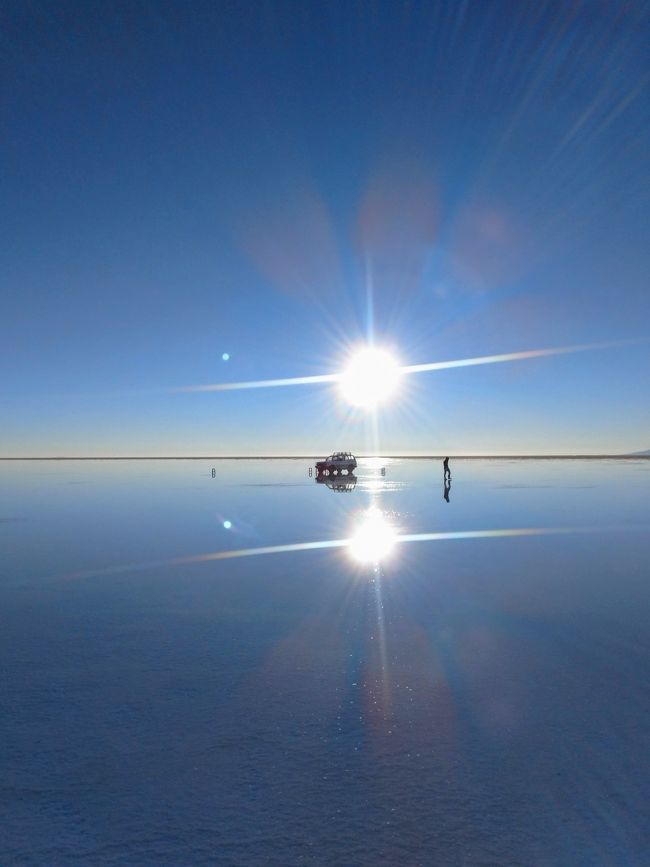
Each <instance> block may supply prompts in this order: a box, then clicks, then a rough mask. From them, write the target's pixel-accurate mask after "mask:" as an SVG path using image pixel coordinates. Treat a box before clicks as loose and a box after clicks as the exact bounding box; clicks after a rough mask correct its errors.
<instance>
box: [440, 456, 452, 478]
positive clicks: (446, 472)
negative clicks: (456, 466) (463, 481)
mask: <svg viewBox="0 0 650 867" xmlns="http://www.w3.org/2000/svg"><path fill="white" fill-rule="evenodd" d="M442 471H443V476H444V478H445V479H450V478H451V471H450V469H449V458H445V459H444V461H443V462H442Z"/></svg>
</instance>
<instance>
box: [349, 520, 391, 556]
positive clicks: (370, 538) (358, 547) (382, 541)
mask: <svg viewBox="0 0 650 867" xmlns="http://www.w3.org/2000/svg"><path fill="white" fill-rule="evenodd" d="M396 543H397V531H396V529H395V527H394V526H393V525H392V524H391V523H390V522H389V521H388V520H387V518H386V517H385V515H384V514H383V513H382V512H381V511H380V510H379V509H378V508H376V507H375V506H371V507H370V508H369V509H368V510H367V511H366V512H363V513H362V517H361V521H360V523H359V525H358V527H357V529H356V530H355V532H354V533H353V534H352V536H351V537H350V540H349V549H350V554H351V555H352V557H353V558H354V559H355V560H356V561H357V562H358V563H379V562H381V561H382V560H386V559H387V558H388V557H390V556H391V554H392V553H393V552H394V550H395V545H396Z"/></svg>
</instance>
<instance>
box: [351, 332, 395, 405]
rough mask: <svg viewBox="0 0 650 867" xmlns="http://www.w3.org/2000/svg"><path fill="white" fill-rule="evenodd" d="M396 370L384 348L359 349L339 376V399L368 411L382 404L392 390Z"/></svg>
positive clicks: (391, 357)
mask: <svg viewBox="0 0 650 867" xmlns="http://www.w3.org/2000/svg"><path fill="white" fill-rule="evenodd" d="M399 379H400V367H399V364H398V363H397V361H396V360H395V358H394V357H393V356H392V355H391V354H390V353H389V352H387V351H386V350H385V349H374V348H370V347H369V348H367V349H362V350H361V351H360V352H358V353H357V354H356V355H355V356H353V358H352V360H351V361H350V363H349V365H348V366H347V368H346V369H345V371H344V372H343V373H342V375H341V380H340V388H341V394H342V395H343V397H344V398H345V399H346V400H347V401H348V402H349V403H351V404H352V405H353V406H360V407H365V408H367V409H372V408H373V407H375V406H377V404H379V403H384V402H385V401H386V400H387V399H388V398H389V397H390V396H391V395H392V394H393V393H394V392H395V390H396V388H397V385H398V383H399Z"/></svg>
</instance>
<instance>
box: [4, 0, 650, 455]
mask: <svg viewBox="0 0 650 867" xmlns="http://www.w3.org/2000/svg"><path fill="white" fill-rule="evenodd" d="M649 36H650V14H649V11H648V6H647V4H643V3H638V4H637V3H630V4H625V5H623V4H617V3H594V2H588V3H584V4H580V3H577V4H569V3H547V4H544V3H536V4H526V3H515V2H513V3H508V2H470V3H465V2H454V3H425V4H414V3H412V4H406V3H404V4H402V3H390V2H385V3H384V2H379V3H376V4H371V3H358V4H357V3H351V2H344V3H297V2H286V3H285V2H278V3H271V4H258V3H236V4H235V3H214V2H207V3H201V2H194V3H191V4H188V3H170V2H158V3H156V2H137V0H133V2H130V3H111V2H101V3H99V2H97V3H95V2H87V3H83V4H79V3H66V2H57V3H47V2H33V3H29V4H27V3H23V2H16V3H11V2H10V3H6V4H4V5H3V10H2V13H1V18H0V48H1V51H0V55H1V57H2V59H1V60H0V64H1V67H2V69H1V74H0V94H1V100H2V102H1V105H2V112H1V115H2V133H3V134H2V136H1V137H0V159H1V162H2V166H3V175H2V196H1V197H0V231H1V234H2V239H3V243H2V254H1V257H0V269H1V270H0V278H1V286H2V315H1V316H0V373H1V374H2V375H1V379H2V385H1V391H2V426H1V429H0V454H2V455H5V456H15V455H75V454H83V455H155V454H179V455H180V454H186V455H196V454H215V455H216V454H224V455H227V454H233V455H236V454H296V453H297V454H316V453H321V452H329V451H331V450H333V449H336V448H345V449H351V450H354V451H356V452H360V453H363V452H368V451H369V450H370V449H371V446H372V442H373V439H372V437H371V436H370V431H371V427H372V425H371V422H370V420H369V418H368V417H367V416H366V415H364V414H363V413H361V412H359V411H354V412H352V411H350V409H349V408H347V407H345V406H343V405H342V403H341V400H340V397H339V395H338V393H337V390H336V389H335V388H332V387H331V386H323V385H320V386H300V387H293V388H283V389H263V390H257V391H255V390H247V391H241V392H226V393H219V394H216V393H198V394H194V393H178V392H174V391H173V390H172V389H174V388H179V387H182V386H186V385H194V384H199V383H211V382H222V381H229V380H233V381H239V380H248V379H256V380H257V379H266V378H275V377H291V376H303V375H312V374H319V373H327V372H331V371H336V370H338V369H340V366H341V365H342V364H343V363H344V362H345V359H346V357H347V355H348V353H349V352H350V349H351V347H354V346H358V345H360V344H362V343H363V341H364V340H365V339H366V337H367V334H368V331H369V316H368V305H367V298H368V294H369V287H370V288H371V290H372V297H373V317H372V318H373V329H374V335H375V341H376V343H378V344H380V345H386V346H389V347H392V349H393V351H395V352H396V354H397V355H398V356H399V358H400V359H401V360H402V361H403V362H404V363H405V364H417V363H422V362H430V361H438V360H446V359H454V358H464V357H468V356H470V357H473V356H478V355H488V354H493V353H501V352H516V351H520V350H526V349H534V348H539V347H547V346H562V345H566V344H575V343H584V342H594V341H607V340H640V341H643V340H644V339H645V338H646V337H647V336H648V330H649V329H648V323H649V322H650V291H649V287H648V274H649V273H650V261H649V259H650V253H649V250H650V245H649V244H648V235H647V226H648V218H649V217H650V198H649V196H648V185H647V176H648V157H647V154H648V153H649V152H650V114H649V105H650V100H649V99H648V83H649V64H648V59H647V51H646V45H647V42H648V37H649ZM224 352H228V353H230V359H229V360H228V361H223V360H222V353H224ZM649 374H650V344H648V343H644V342H639V343H636V344H631V345H625V346H619V347H615V348H610V349H606V350H601V351H594V352H590V353H581V354H579V355H564V356H558V357H555V358H546V359H536V360H532V361H522V362H516V363H512V364H499V365H493V366H485V367H476V368H464V369H461V370H449V371H444V372H437V373H428V374H420V375H418V376H413V377H409V378H408V382H407V387H406V388H405V389H404V390H403V392H402V393H401V394H400V395H398V397H397V398H396V399H395V400H394V401H392V402H391V403H390V404H389V405H387V406H385V407H382V409H381V411H380V412H379V414H378V418H377V425H378V434H379V443H380V448H381V450H382V451H384V452H392V453H400V454H408V453H439V452H441V451H444V452H447V453H450V454H454V453H470V454H481V453H499V452H501V453H504V452H506V453H530V452H534V453H557V452H585V453H589V452H618V451H632V450H638V449H644V448H649V447H650V400H649V398H650V392H649V389H648V379H649Z"/></svg>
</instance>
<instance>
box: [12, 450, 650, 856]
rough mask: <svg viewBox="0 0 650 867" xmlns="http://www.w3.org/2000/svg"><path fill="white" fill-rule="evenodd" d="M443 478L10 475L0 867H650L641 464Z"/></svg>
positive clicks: (220, 472) (172, 469)
mask: <svg viewBox="0 0 650 867" xmlns="http://www.w3.org/2000/svg"><path fill="white" fill-rule="evenodd" d="M213 468H214V470H215V475H214V478H213V476H212V469H213ZM382 468H385V474H383V473H382ZM451 471H452V482H451V487H450V489H449V490H448V491H447V495H448V501H447V500H446V499H445V496H444V494H445V490H444V486H443V479H442V466H441V464H439V463H437V462H433V461H427V460H422V461H416V460H407V461H401V460H392V461H390V460H377V461H365V462H362V464H361V466H360V467H359V469H358V471H357V474H356V476H357V478H356V482H355V483H354V487H353V489H351V490H347V491H345V490H336V489H331V488H328V486H327V485H326V484H318V483H317V482H316V481H315V479H314V478H313V477H309V475H308V465H307V463H306V462H305V461H299V460H295V461H294V460H286V461H284V460H277V461H224V462H219V461H203V462H202V461H191V462H188V461H178V462H174V461H161V462H156V461H143V462H136V461H133V462H128V463H122V462H120V463H112V462H93V461H85V462H67V461H66V462H51V463H48V462H38V463H33V462H11V463H10V464H3V465H1V466H0V493H1V498H0V503H1V505H0V546H1V549H2V558H1V565H0V659H1V666H2V668H1V681H2V689H1V692H0V710H1V713H0V743H1V744H2V766H3V773H2V782H1V783H0V863H1V864H2V865H13V864H34V865H43V864H48V865H54V864H57V865H58V864H61V865H63V864H66V865H67V864H71V865H88V864H93V865H117V864H138V865H149V864H151V865H154V864H155V865H159V864H163V863H164V864H172V865H190V864H191V865H201V864H206V865H207V864H219V865H222V864H223V865H231V864H232V865H260V864H268V865H292V864H297V865H312V864H314V865H315V864H318V865H320V864H328V865H357V864H358V865H378V864H387V865H388V864H391V865H392V864H399V865H419V864H422V865H431V864H444V865H471V867H473V865H486V864H495V865H554V867H556V865H567V867H569V865H571V867H574V865H601V864H602V865H613V864H615V865H641V864H645V863H647V860H646V859H647V852H648V851H650V832H649V831H648V828H649V827H650V825H649V823H648V811H649V808H650V758H649V757H650V728H649V726H648V719H650V690H649V689H648V677H647V673H648V671H649V670H650V626H649V624H650V581H649V580H648V579H649V577H650V567H649V564H650V532H649V531H650V517H649V516H650V508H649V507H650V462H649V461H644V460H641V459H639V460H629V461H606V460H603V461H519V460H514V459H512V460H489V461H488V460H486V461H478V460H471V461H470V460H468V461H454V460H453V459H452V461H451ZM348 487H350V488H352V483H349V484H348ZM368 509H373V510H374V511H373V513H372V514H375V515H379V516H380V521H381V522H384V523H383V524H382V523H380V524H379V525H378V526H379V528H380V531H379V532H378V533H375V536H372V535H371V536H370V538H369V539H366V542H367V545H366V551H367V549H368V547H369V548H370V552H369V555H368V557H367V558H366V559H365V560H364V562H359V560H358V559H355V557H354V556H353V549H352V548H351V547H350V546H349V545H348V544H347V542H346V540H348V539H355V538H356V537H357V534H358V533H359V530H360V528H362V527H363V522H364V520H365V519H366V516H367V514H368ZM376 526H377V525H375V527H376ZM504 530H534V531H536V533H538V534H536V535H519V536H507V535H506V536H504V535H500V534H499V535H497V534H495V535H494V536H492V537H491V536H489V535H488V536H484V537H482V538H457V537H455V538H444V534H455V535H456V536H457V534H463V533H471V532H474V531H499V533H500V532H501V531H504ZM541 531H548V532H541ZM558 531H560V532H558ZM441 534H442V536H443V538H441ZM423 536H431V537H434V538H429V539H428V540H426V539H422V537H423ZM405 537H406V539H408V538H409V537H411V540H410V541H406V540H405ZM412 537H416V538H415V539H413V538H412ZM387 539H388V542H387V541H386V540H387ZM332 540H335V541H337V542H338V543H340V544H338V545H337V547H322V548H318V547H316V548H313V547H312V548H309V549H308V550H286V548H285V547H284V546H296V547H298V546H300V545H304V544H307V543H314V542H323V543H326V542H328V541H329V542H331V541H332ZM373 545H376V551H377V557H376V558H375V557H373V556H372V546H373ZM277 546H283V548H284V549H283V550H281V551H275V552H273V551H271V552H268V553H263V554H258V555H255V556H243V557H242V556H237V557H232V558H229V559H205V560H201V559H200V558H201V557H202V555H213V554H215V553H219V552H232V551H237V552H242V551H248V550H249V549H252V548H262V549H265V550H267V551H268V549H272V548H275V547H277ZM377 558H379V559H377Z"/></svg>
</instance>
